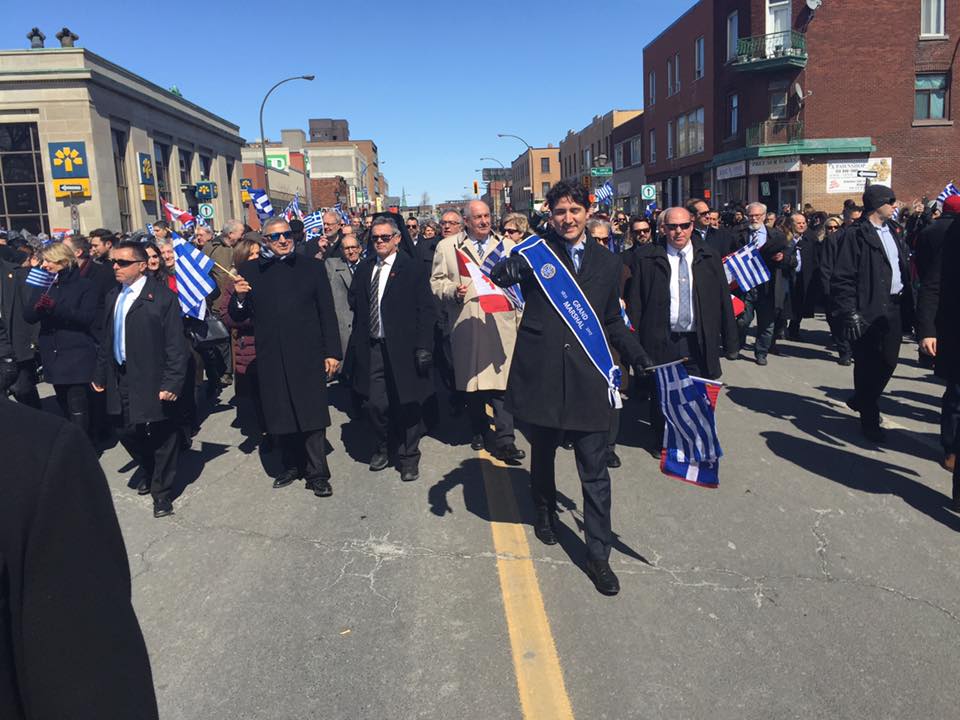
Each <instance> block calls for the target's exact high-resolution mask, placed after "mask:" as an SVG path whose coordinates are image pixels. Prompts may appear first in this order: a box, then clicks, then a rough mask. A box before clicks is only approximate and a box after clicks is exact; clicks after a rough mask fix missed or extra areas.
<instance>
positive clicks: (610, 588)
mask: <svg viewBox="0 0 960 720" xmlns="http://www.w3.org/2000/svg"><path fill="white" fill-rule="evenodd" d="M587 575H588V576H589V578H590V579H591V580H593V586H594V587H595V588H597V592H599V593H601V594H603V595H616V594H617V593H618V592H620V580H618V579H617V576H616V573H614V572H613V569H612V568H611V567H610V563H608V562H607V561H606V560H587Z"/></svg>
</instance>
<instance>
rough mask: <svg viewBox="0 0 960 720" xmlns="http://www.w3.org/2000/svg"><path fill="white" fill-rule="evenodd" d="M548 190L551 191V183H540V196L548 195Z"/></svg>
mask: <svg viewBox="0 0 960 720" xmlns="http://www.w3.org/2000/svg"><path fill="white" fill-rule="evenodd" d="M548 192H550V183H548V182H544V183H540V197H546V196H547V193H548Z"/></svg>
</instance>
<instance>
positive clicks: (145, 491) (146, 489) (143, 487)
mask: <svg viewBox="0 0 960 720" xmlns="http://www.w3.org/2000/svg"><path fill="white" fill-rule="evenodd" d="M149 494H150V481H149V480H146V479H144V480H141V481H140V484H139V485H137V495H149Z"/></svg>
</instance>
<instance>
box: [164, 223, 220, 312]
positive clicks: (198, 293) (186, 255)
mask: <svg viewBox="0 0 960 720" xmlns="http://www.w3.org/2000/svg"><path fill="white" fill-rule="evenodd" d="M173 251H174V252H175V253H176V255H177V262H176V266H175V274H176V279H177V294H178V295H179V296H180V308H181V309H182V310H183V314H184V315H189V316H190V317H195V318H197V319H198V320H203V318H204V316H205V315H206V297H207V295H209V294H210V293H212V292H213V291H214V290H215V289H216V287H217V285H216V283H215V282H214V281H213V279H212V278H211V277H210V271H211V270H212V269H213V260H211V259H210V258H209V257H207V256H206V255H204V254H203V253H202V252H200V250H198V249H197V248H195V247H194V246H193V245H191V244H190V243H188V242H187V241H186V240H184V239H183V238H182V237H180V236H179V235H177V234H176V233H173Z"/></svg>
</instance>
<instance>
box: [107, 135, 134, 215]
mask: <svg viewBox="0 0 960 720" xmlns="http://www.w3.org/2000/svg"><path fill="white" fill-rule="evenodd" d="M111 134H112V135H113V167H114V170H115V172H116V174H117V203H118V204H119V206H120V232H130V228H131V223H130V193H129V185H128V184H127V162H126V160H127V135H126V133H124V132H123V131H122V130H112V131H111Z"/></svg>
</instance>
